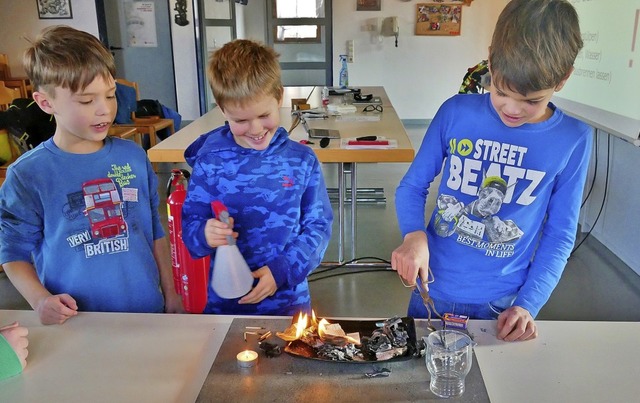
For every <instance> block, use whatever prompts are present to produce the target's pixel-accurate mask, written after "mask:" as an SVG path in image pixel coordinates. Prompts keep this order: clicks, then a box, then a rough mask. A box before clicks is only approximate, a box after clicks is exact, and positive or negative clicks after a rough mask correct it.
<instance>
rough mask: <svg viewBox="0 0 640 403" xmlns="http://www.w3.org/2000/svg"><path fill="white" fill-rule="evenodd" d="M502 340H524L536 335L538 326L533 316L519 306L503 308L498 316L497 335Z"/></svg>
mask: <svg viewBox="0 0 640 403" xmlns="http://www.w3.org/2000/svg"><path fill="white" fill-rule="evenodd" d="M496 337H497V338H498V339H500V340H504V341H524V340H531V339H535V338H536V337H538V328H537V327H536V323H535V322H534V320H533V317H532V316H531V314H530V313H529V311H527V310H526V309H524V308H522V307H521V306H512V307H509V308H507V309H505V310H504V311H503V312H502V313H501V314H500V315H499V316H498V335H497V336H496Z"/></svg>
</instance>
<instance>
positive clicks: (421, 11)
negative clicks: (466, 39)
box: [416, 1, 462, 36]
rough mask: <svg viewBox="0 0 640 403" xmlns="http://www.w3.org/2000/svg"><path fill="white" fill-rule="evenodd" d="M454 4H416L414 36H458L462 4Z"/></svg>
mask: <svg viewBox="0 0 640 403" xmlns="http://www.w3.org/2000/svg"><path fill="white" fill-rule="evenodd" d="M456 3H457V4H456ZM456 3H451V4H447V3H445V4H443V3H418V4H416V14H417V16H416V35H439V36H457V35H460V28H461V26H462V5H461V4H460V3H462V2H461V1H459V2H456Z"/></svg>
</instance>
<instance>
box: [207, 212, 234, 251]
mask: <svg viewBox="0 0 640 403" xmlns="http://www.w3.org/2000/svg"><path fill="white" fill-rule="evenodd" d="M232 228H233V218H232V217H229V225H227V224H225V223H223V222H222V221H220V220H217V219H215V218H211V219H209V220H207V223H206V224H205V226H204V237H205V239H206V240H207V245H209V246H210V247H212V248H217V247H218V246H222V245H228V244H229V242H227V236H229V235H231V236H233V237H234V238H237V237H238V233H237V232H233V229H232Z"/></svg>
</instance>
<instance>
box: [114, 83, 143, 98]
mask: <svg viewBox="0 0 640 403" xmlns="http://www.w3.org/2000/svg"><path fill="white" fill-rule="evenodd" d="M116 82H117V83H120V84H122V85H126V86H128V87H133V88H135V90H136V100H140V90H139V89H138V83H137V82H135V81H129V80H125V79H124V78H116Z"/></svg>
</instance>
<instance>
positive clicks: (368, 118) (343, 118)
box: [336, 114, 380, 122]
mask: <svg viewBox="0 0 640 403" xmlns="http://www.w3.org/2000/svg"><path fill="white" fill-rule="evenodd" d="M379 121H380V115H357V114H355V115H338V116H336V122H379Z"/></svg>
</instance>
